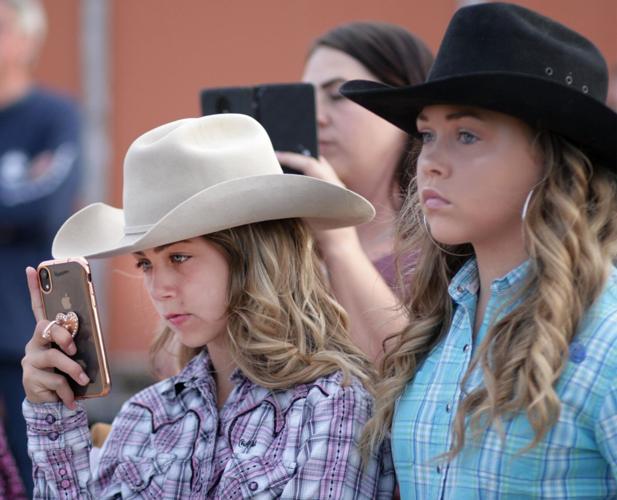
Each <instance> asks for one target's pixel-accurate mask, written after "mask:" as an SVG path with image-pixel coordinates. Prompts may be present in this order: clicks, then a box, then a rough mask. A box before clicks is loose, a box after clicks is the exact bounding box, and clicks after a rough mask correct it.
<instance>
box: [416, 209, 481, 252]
mask: <svg viewBox="0 0 617 500" xmlns="http://www.w3.org/2000/svg"><path fill="white" fill-rule="evenodd" d="M422 225H423V226H424V230H425V231H426V234H427V235H428V237H429V239H430V240H431V242H432V243H433V245H435V246H436V247H437V248H439V250H441V251H442V252H443V253H447V254H449V255H453V256H454V257H470V256H472V255H473V252H470V253H455V252H451V251H450V250H447V249H445V248H444V247H442V246H441V245H440V244H439V243H438V242H437V241H436V240H435V238H433V235H432V234H431V229H430V228H429V226H428V222H427V221H426V214H425V213H424V212H422Z"/></svg>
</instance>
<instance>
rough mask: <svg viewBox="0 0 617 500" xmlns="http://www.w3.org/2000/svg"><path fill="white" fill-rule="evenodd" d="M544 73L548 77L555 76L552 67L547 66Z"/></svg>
mask: <svg viewBox="0 0 617 500" xmlns="http://www.w3.org/2000/svg"><path fill="white" fill-rule="evenodd" d="M544 72H545V73H546V74H547V75H548V76H553V68H551V67H550V66H547V67H546V68H544Z"/></svg>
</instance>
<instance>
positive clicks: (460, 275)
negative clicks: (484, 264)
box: [448, 258, 531, 303]
mask: <svg viewBox="0 0 617 500" xmlns="http://www.w3.org/2000/svg"><path fill="white" fill-rule="evenodd" d="M530 266H531V261H530V260H529V259H528V260H526V261H524V262H523V263H522V264H519V265H518V266H516V267H515V268H514V269H512V270H511V271H509V272H508V273H507V274H505V275H504V276H502V277H500V278H497V279H495V280H493V282H492V283H491V291H492V292H493V293H499V294H501V293H503V292H506V291H510V290H511V289H512V288H513V287H515V286H518V285H519V283H520V282H521V281H522V280H523V279H524V278H525V277H526V276H527V274H528V273H529V268H530ZM479 289H480V279H479V275H478V261H477V260H476V259H475V258H472V259H469V260H468V261H467V262H465V264H463V266H462V267H461V268H460V269H459V271H458V272H457V273H456V274H455V275H454V278H452V281H450V286H449V287H448V293H449V294H450V297H452V300H454V301H455V302H457V303H460V302H462V301H463V300H464V299H465V298H467V297H469V296H470V295H473V296H475V295H477V293H478V290H479Z"/></svg>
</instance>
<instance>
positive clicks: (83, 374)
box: [79, 373, 90, 385]
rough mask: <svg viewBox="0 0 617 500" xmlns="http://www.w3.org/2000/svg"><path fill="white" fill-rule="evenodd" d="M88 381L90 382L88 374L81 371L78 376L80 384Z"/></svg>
mask: <svg viewBox="0 0 617 500" xmlns="http://www.w3.org/2000/svg"><path fill="white" fill-rule="evenodd" d="M88 382H90V379H89V378H88V375H86V374H85V373H82V374H81V375H80V376H79V383H80V384H81V385H86V384H87V383H88Z"/></svg>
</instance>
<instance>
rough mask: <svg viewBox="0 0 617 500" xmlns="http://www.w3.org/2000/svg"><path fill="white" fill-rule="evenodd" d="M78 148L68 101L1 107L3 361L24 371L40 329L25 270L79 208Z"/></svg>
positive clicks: (31, 96) (35, 93) (29, 98)
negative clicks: (27, 352)
mask: <svg viewBox="0 0 617 500" xmlns="http://www.w3.org/2000/svg"><path fill="white" fill-rule="evenodd" d="M79 142H80V139H79V114H78V109H77V106H76V104H75V103H74V102H73V101H72V100H71V99H69V98H68V97H64V96H61V95H57V94H55V93H52V92H49V91H47V90H43V89H41V88H34V89H32V90H31V91H30V92H29V93H28V94H26V95H25V96H23V97H22V98H21V99H19V100H18V101H16V102H13V103H11V104H10V105H8V106H5V107H2V108H0V262H2V277H1V278H0V317H1V318H2V322H1V324H0V335H1V337H2V342H1V343H0V361H1V362H3V363H12V364H13V365H14V366H15V367H16V369H18V370H20V371H21V367H20V366H19V360H20V359H21V358H22V357H23V355H24V348H25V346H26V342H28V340H30V338H31V337H32V332H33V331H34V326H35V321H34V317H33V315H32V308H31V306H30V294H29V293H28V285H27V282H26V275H25V271H24V269H25V268H26V266H34V267H36V266H37V265H38V264H39V262H41V261H43V260H46V259H50V258H51V243H52V241H53V238H54V235H55V234H56V231H57V230H58V229H59V228H60V226H61V225H62V223H63V222H64V221H65V220H66V219H67V218H68V217H69V215H71V214H72V213H73V212H74V211H75V209H76V208H77V196H78V191H79V187H80V175H81V166H80V161H79V160H80V147H79ZM22 397H23V396H22ZM20 399H21V397H20ZM10 410H11V409H9V411H10Z"/></svg>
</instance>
